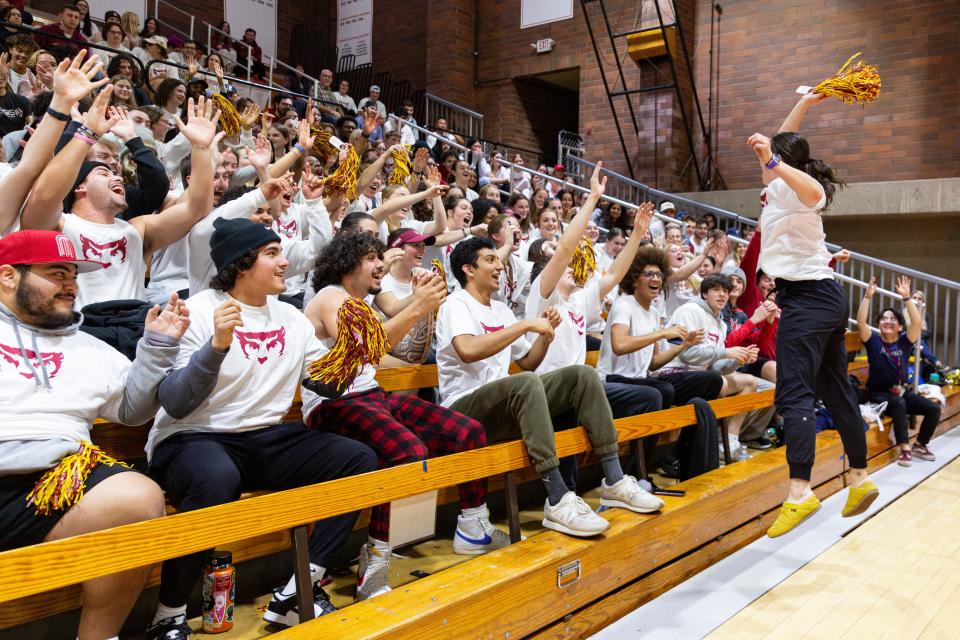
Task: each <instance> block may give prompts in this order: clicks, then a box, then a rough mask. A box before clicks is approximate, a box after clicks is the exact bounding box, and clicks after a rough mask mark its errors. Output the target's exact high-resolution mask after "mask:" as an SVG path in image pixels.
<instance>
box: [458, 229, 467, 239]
mask: <svg viewBox="0 0 960 640" xmlns="http://www.w3.org/2000/svg"><path fill="white" fill-rule="evenodd" d="M460 231H462V232H463V237H464V238H466V237H467V230H466V229H460Z"/></svg>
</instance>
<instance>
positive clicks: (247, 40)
mask: <svg viewBox="0 0 960 640" xmlns="http://www.w3.org/2000/svg"><path fill="white" fill-rule="evenodd" d="M233 50H234V51H235V52H236V54H237V65H238V66H240V67H242V68H244V69H246V68H247V63H248V62H249V64H250V71H251V73H253V75H255V76H257V77H260V78H262V77H264V75H266V71H267V68H266V67H265V66H263V49H261V48H260V45H259V44H257V30H256V29H251V28H247V29H246V30H244V32H243V38H242V40H241V42H236V41H234V43H233ZM248 56H249V61H248V60H247V58H248Z"/></svg>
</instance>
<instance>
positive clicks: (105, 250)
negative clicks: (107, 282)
mask: <svg viewBox="0 0 960 640" xmlns="http://www.w3.org/2000/svg"><path fill="white" fill-rule="evenodd" d="M80 250H81V251H83V257H84V258H86V259H87V260H92V261H93V262H96V263H97V264H99V265H100V266H102V267H103V268H105V269H106V268H109V267H111V266H113V264H114V258H117V257H119V258H120V262H119V263H118V264H123V263H124V262H126V261H127V239H126V238H120V239H119V240H113V241H112V242H107V243H105V244H97V243H96V242H94V241H93V240H91V239H90V238H88V237H87V236H85V235H83V234H80Z"/></svg>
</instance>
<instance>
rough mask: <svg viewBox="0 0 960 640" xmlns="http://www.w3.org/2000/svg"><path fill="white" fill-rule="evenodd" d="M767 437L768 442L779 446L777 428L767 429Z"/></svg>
mask: <svg viewBox="0 0 960 640" xmlns="http://www.w3.org/2000/svg"><path fill="white" fill-rule="evenodd" d="M765 435H766V437H767V440H769V441H770V442H772V443H773V444H777V428H776V427H767V432H766V434H765Z"/></svg>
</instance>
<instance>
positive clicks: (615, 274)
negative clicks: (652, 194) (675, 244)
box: [598, 202, 654, 300]
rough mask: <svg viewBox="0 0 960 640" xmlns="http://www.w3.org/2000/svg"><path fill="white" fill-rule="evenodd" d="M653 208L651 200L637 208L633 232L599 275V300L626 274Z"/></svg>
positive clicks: (648, 224)
mask: <svg viewBox="0 0 960 640" xmlns="http://www.w3.org/2000/svg"><path fill="white" fill-rule="evenodd" d="M653 210H654V207H653V203H652V202H644V203H643V204H641V205H640V208H639V209H637V215H636V217H635V218H634V220H633V233H631V234H630V238H629V239H628V240H627V244H626V245H624V247H623V250H621V251H620V255H618V256H617V257H616V259H615V260H614V261H613V264H611V265H610V269H609V270H608V271H607V272H606V273H605V274H604V275H603V276H601V277H600V286H599V292H598V294H599V297H600V299H601V300H603V299H604V298H606V297H607V294H609V293H610V292H611V291H613V288H614V287H615V286H617V285H618V284H620V281H621V280H623V277H624V276H625V275H627V271H629V269H630V265H631V264H633V259H634V257H636V255H637V250H638V249H639V248H640V238H642V237H643V235H644V234H645V233H646V232H647V228H648V227H649V226H650V220H652V219H653Z"/></svg>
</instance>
